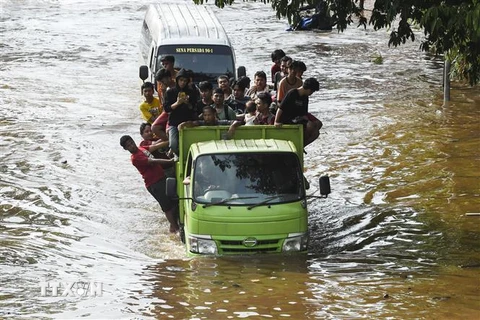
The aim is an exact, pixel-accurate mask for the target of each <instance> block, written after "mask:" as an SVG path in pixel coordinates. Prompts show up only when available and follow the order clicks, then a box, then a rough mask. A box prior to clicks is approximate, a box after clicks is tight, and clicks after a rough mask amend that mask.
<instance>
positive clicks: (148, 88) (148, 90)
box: [142, 81, 154, 101]
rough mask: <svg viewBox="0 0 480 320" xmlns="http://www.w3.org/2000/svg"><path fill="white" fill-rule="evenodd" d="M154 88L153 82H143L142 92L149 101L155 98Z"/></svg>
mask: <svg viewBox="0 0 480 320" xmlns="http://www.w3.org/2000/svg"><path fill="white" fill-rule="evenodd" d="M153 90H154V89H153V83H151V82H148V81H147V82H145V83H143V84H142V93H143V96H144V97H145V99H146V100H147V101H151V100H152V99H153Z"/></svg>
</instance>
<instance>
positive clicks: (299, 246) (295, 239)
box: [282, 233, 308, 252]
mask: <svg viewBox="0 0 480 320" xmlns="http://www.w3.org/2000/svg"><path fill="white" fill-rule="evenodd" d="M307 244H308V233H291V234H289V235H288V238H287V239H285V241H284V242H283V248H282V251H283V252H294V251H305V250H307Z"/></svg>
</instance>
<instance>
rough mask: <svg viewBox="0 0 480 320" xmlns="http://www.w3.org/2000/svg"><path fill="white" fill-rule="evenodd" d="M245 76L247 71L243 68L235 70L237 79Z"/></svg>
mask: <svg viewBox="0 0 480 320" xmlns="http://www.w3.org/2000/svg"><path fill="white" fill-rule="evenodd" d="M246 76H247V69H245V67H244V66H240V67H238V68H237V79H239V78H240V77H246Z"/></svg>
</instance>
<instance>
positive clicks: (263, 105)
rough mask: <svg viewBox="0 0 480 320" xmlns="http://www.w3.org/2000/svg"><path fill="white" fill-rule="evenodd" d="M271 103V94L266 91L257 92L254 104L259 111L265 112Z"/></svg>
mask: <svg viewBox="0 0 480 320" xmlns="http://www.w3.org/2000/svg"><path fill="white" fill-rule="evenodd" d="M271 103H272V96H271V95H270V93H268V92H260V93H258V94H257V98H256V99H255V104H256V105H257V110H258V111H259V112H265V111H267V110H269V108H270V104H271Z"/></svg>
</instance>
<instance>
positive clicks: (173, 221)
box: [165, 206, 180, 233]
mask: <svg viewBox="0 0 480 320" xmlns="http://www.w3.org/2000/svg"><path fill="white" fill-rule="evenodd" d="M165 216H166V217H167V220H168V222H170V230H169V231H170V232H171V233H176V232H177V231H178V230H180V227H179V226H178V214H177V209H176V206H174V207H172V208H171V209H170V210H167V211H165Z"/></svg>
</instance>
